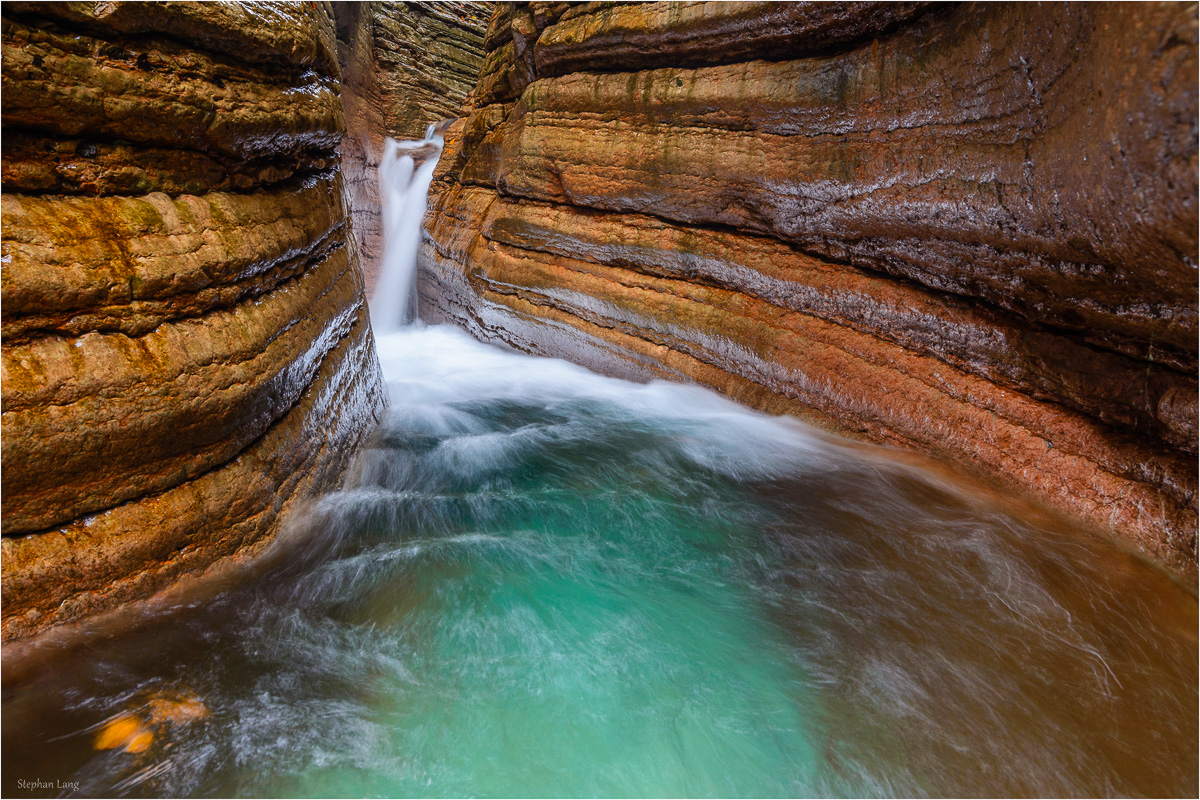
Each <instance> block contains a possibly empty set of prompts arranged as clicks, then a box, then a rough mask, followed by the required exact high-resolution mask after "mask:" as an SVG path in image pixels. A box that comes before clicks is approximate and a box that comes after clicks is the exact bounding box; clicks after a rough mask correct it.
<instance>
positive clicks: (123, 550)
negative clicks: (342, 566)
mask: <svg viewBox="0 0 1200 800" xmlns="http://www.w3.org/2000/svg"><path fill="white" fill-rule="evenodd" d="M0 43H2V46H3V85H2V88H3V126H4V129H3V133H4V161H3V187H4V196H3V200H2V213H3V244H2V247H3V258H2V272H0V275H2V278H0V289H2V292H3V317H2V319H0V325H2V331H3V337H4V338H3V342H4V343H3V350H2V354H0V370H2V372H0V375H2V380H3V390H2V391H3V476H4V477H3V483H4V485H3V492H4V505H3V534H4V539H3V547H4V551H3V603H4V617H3V635H4V638H5V639H6V640H9V639H12V638H14V637H21V636H26V635H29V634H31V633H34V632H37V631H40V630H43V629H45V628H48V627H51V626H55V625H59V624H62V623H66V622H69V621H72V620H76V619H80V618H83V617H85V616H88V615H91V614H95V613H97V612H101V611H105V610H110V609H113V608H116V607H118V606H119V605H121V604H124V603H126V602H129V601H133V600H139V599H142V598H146V597H148V596H150V595H151V594H153V593H154V592H156V591H158V590H160V589H162V588H164V587H166V586H168V585H169V584H171V583H172V582H174V581H175V580H177V579H179V578H182V577H184V576H188V575H196V574H197V573H200V572H202V571H204V570H205V569H207V568H209V567H211V566H213V565H214V564H216V563H217V562H220V561H222V560H223V559H228V558H231V557H238V556H245V555H247V554H250V553H253V552H255V551H256V550H257V549H258V548H260V547H262V546H263V545H264V544H265V543H266V542H267V541H269V540H270V538H271V537H272V535H273V534H274V533H275V532H276V531H277V530H278V529H279V526H280V524H281V522H282V521H283V519H284V518H285V516H286V512H287V511H288V509H289V508H291V507H293V506H295V505H296V504H297V503H299V502H302V501H303V500H304V499H305V498H307V497H311V496H313V495H314V494H317V493H320V492H323V491H327V490H329V489H332V488H334V487H335V486H336V485H337V484H338V482H339V481H340V479H341V474H342V472H343V470H344V468H345V466H346V464H347V460H348V459H349V457H350V455H351V454H352V453H353V451H354V449H355V447H356V445H357V443H358V442H359V440H360V439H361V438H362V436H363V435H364V434H365V433H366V432H367V431H368V430H369V429H370V428H371V427H372V425H373V422H374V420H375V419H376V417H377V415H378V413H379V410H380V408H381V407H382V404H383V402H384V390H383V386H382V380H381V376H380V372H379V366H378V362H377V359H376V356H375V352H374V346H373V343H372V340H371V334H370V328H369V326H368V323H367V316H366V308H365V303H364V297H363V278H362V271H361V268H360V266H359V262H358V254H357V251H356V249H355V247H354V245H353V242H352V240H351V238H350V235H349V225H348V220H347V209H346V206H345V201H344V199H343V195H344V190H343V187H342V182H341V177H340V174H339V172H338V156H337V147H338V144H339V142H340V140H341V139H342V136H343V134H344V131H345V128H346V124H345V117H344V114H343V111H342V105H341V101H340V99H339V97H338V80H339V76H338V66H337V59H336V49H335V41H334V29H333V20H332V12H331V10H330V8H329V7H328V6H327V5H325V4H319V5H317V4H308V3H305V4H245V5H243V4H216V3H197V4H192V3H172V2H168V3H155V4H143V3H119V2H117V3H102V4H95V3H6V4H5V5H4V9H3V36H2V42H0Z"/></svg>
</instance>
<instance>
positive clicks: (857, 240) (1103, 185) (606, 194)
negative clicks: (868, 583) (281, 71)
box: [418, 2, 1198, 581]
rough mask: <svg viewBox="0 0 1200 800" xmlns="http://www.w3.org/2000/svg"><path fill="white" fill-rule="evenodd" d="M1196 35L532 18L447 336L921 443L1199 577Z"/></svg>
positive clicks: (454, 234)
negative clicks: (685, 385) (460, 332)
mask: <svg viewBox="0 0 1200 800" xmlns="http://www.w3.org/2000/svg"><path fill="white" fill-rule="evenodd" d="M1196 20H1197V15H1196V6H1195V4H1162V5H1158V4H1155V5H1129V4H1053V5H1041V4H1018V3H997V4H990V3H989V4H974V3H965V4H954V5H933V4H926V3H853V4H852V3H828V4H817V3H787V4H783V3H753V2H750V3H736V4H733V3H729V4H727V3H705V2H696V3H679V2H671V3H646V4H612V3H586V4H582V5H567V4H564V3H536V2H535V3H518V4H512V5H506V6H504V7H501V8H500V9H499V10H498V12H497V13H496V15H495V16H494V17H493V19H492V21H491V24H490V27H489V29H488V31H487V35H486V39H485V47H486V48H487V50H488V55H487V58H486V61H485V64H484V67H483V70H482V72H481V74H480V77H479V83H478V85H477V87H476V89H475V94H474V96H473V98H471V100H470V102H469V103H468V105H467V109H466V115H465V118H464V119H463V120H461V121H460V122H458V123H456V124H455V126H454V127H453V128H452V130H451V131H450V133H449V134H448V137H447V149H446V152H445V154H444V155H443V158H442V163H441V164H440V165H439V171H438V174H437V176H436V180H435V188H434V189H433V193H434V195H435V196H434V199H433V200H432V207H431V210H430V214H429V216H428V217H427V219H426V227H427V236H426V241H425V242H424V244H423V246H422V250H421V255H420V257H419V262H418V267H419V274H418V284H419V290H420V293H421V315H422V317H423V318H425V319H427V320H434V321H437V320H449V321H453V322H456V323H458V324H460V325H463V326H464V327H466V328H467V329H468V330H470V331H471V332H472V333H473V334H474V335H476V336H477V337H479V338H481V339H486V340H490V341H497V342H503V343H506V344H507V345H509V346H512V347H514V348H517V349H520V350H524V351H528V352H533V353H539V354H545V355H550V356H559V357H564V358H568V359H571V360H574V361H577V362H579V363H582V364H585V365H587V366H589V367H592V368H594V369H596V370H599V371H601V372H605V373H609V374H616V375H621V376H624V377H630V378H635V379H648V378H667V379H672V380H683V381H694V382H697V383H701V384H704V385H707V386H710V387H713V388H714V389H717V390H718V391H720V392H722V393H724V394H726V395H728V396H730V397H732V398H735V399H737V400H740V401H742V402H745V403H747V404H749V405H752V406H756V407H758V408H761V409H763V410H765V411H769V412H772V413H787V414H793V415H796V416H798V417H800V418H802V419H805V420H807V421H809V422H811V423H813V424H816V425H818V426H822V427H825V428H827V429H831V430H835V431H839V432H842V433H849V434H851V435H855V436H857V437H860V438H862V439H865V440H868V441H871V442H877V443H882V444H887V445H897V446H901V447H905V448H913V449H916V450H918V451H922V452H924V453H927V454H930V455H932V456H934V457H935V458H937V459H939V460H941V461H943V462H945V463H949V464H951V465H953V466H954V468H955V469H958V470H961V471H964V472H966V473H969V474H971V475H973V476H974V477H975V478H978V479H981V480H983V481H985V482H987V483H989V484H991V485H993V486H995V487H997V488H999V489H1000V490H1002V491H1005V492H1011V493H1013V494H1016V495H1020V496H1026V497H1032V498H1036V499H1038V500H1039V501H1040V502H1042V503H1044V504H1047V505H1049V506H1050V507H1052V508H1055V509H1059V510H1062V511H1065V512H1067V513H1069V514H1070V515H1072V516H1073V517H1074V518H1075V519H1079V520H1083V521H1086V522H1087V523H1090V524H1092V525H1094V526H1095V527H1097V528H1100V529H1104V530H1107V531H1109V532H1111V533H1113V534H1115V535H1116V536H1117V537H1118V538H1120V539H1122V540H1124V541H1125V542H1126V543H1128V544H1129V545H1131V546H1133V547H1135V548H1137V549H1140V550H1141V551H1143V552H1144V553H1146V554H1147V555H1148V556H1150V557H1151V558H1153V559H1156V560H1157V561H1159V562H1160V563H1162V564H1165V565H1167V566H1168V567H1170V568H1171V569H1173V570H1175V571H1176V572H1177V573H1178V574H1182V575H1185V576H1188V577H1189V578H1190V579H1191V580H1193V581H1194V580H1195V576H1196V526H1197V514H1196V481H1197V457H1196V454H1197V440H1196V427H1197V382H1196V368H1197V263H1196V257H1197V206H1196V203H1197V189H1198V187H1197V167H1198V160H1197V145H1196V142H1197V124H1196V120H1197V22H1196Z"/></svg>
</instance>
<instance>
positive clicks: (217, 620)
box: [2, 326, 1198, 797]
mask: <svg viewBox="0 0 1200 800" xmlns="http://www.w3.org/2000/svg"><path fill="white" fill-rule="evenodd" d="M379 347H380V353H381V359H382V361H383V363H384V369H385V374H386V375H387V377H388V380H389V386H390V391H391V396H392V406H391V408H390V410H389V411H388V413H387V417H386V419H385V420H384V422H383V424H382V425H381V427H380V429H379V431H377V433H376V435H375V437H374V438H373V440H372V442H371V445H370V447H369V448H368V449H367V450H366V451H365V452H364V453H363V454H362V457H361V458H360V460H359V463H358V465H357V467H356V468H355V472H354V474H353V475H352V476H351V478H350V480H349V484H348V488H347V489H345V490H344V491H342V492H339V493H335V494H332V495H329V496H327V497H325V498H323V499H321V500H320V501H319V502H318V503H316V504H315V505H314V507H313V508H312V509H311V510H310V511H309V512H308V513H307V514H306V515H305V516H304V518H303V519H302V520H299V521H297V525H296V526H295V527H294V529H293V530H291V531H289V532H288V533H287V534H286V535H285V536H284V537H283V538H282V539H281V547H280V552H279V553H278V554H277V557H276V558H274V559H273V560H271V561H269V562H265V564H264V565H262V566H260V567H258V568H257V569H256V570H253V571H251V572H249V573H247V575H246V576H245V578H244V579H243V581H242V582H241V583H240V584H238V585H234V586H231V587H229V588H227V589H225V590H223V591H222V592H221V593H220V594H219V595H217V596H216V597H209V598H205V599H203V600H197V601H195V602H194V603H192V604H185V605H181V606H178V607H176V608H173V609H168V610H162V609H160V610H158V611H156V612H154V614H153V615H147V616H146V617H145V618H144V619H141V620H140V621H139V622H138V623H137V624H136V626H135V627H133V628H132V629H131V630H129V631H127V632H125V633H121V634H112V633H96V634H94V635H93V636H91V637H90V638H89V639H88V641H87V642H86V644H85V645H83V646H80V647H76V648H74V649H70V650H64V651H62V652H58V653H55V654H47V655H44V656H43V658H44V659H45V663H44V664H41V665H39V667H38V669H36V670H33V671H28V670H21V671H20V673H19V677H18V678H16V679H11V680H9V682H8V683H7V684H6V685H5V689H4V702H3V778H2V780H3V787H2V788H3V793H4V795H5V796H9V797H20V796H31V795H51V796H53V795H56V794H60V793H62V794H72V793H76V794H81V795H118V796H121V795H133V796H146V795H199V796H225V795H227V796H281V795H291V796H368V795H400V796H465V795H481V796H585V795H587V796H590V795H604V796H684V795H686V796H805V795H851V796H854V795H870V796H875V795H906V796H908V795H916V796H923V795H943V796H945V795H952V796H974V795H1001V796H1003V795H1051V796H1056V795H1065V796H1076V795H1190V796H1195V795H1196V794H1197V788H1198V787H1197V714H1196V709H1197V643H1196V629H1197V613H1196V600H1195V598H1194V597H1193V596H1192V595H1191V594H1189V593H1188V592H1187V591H1185V590H1184V589H1182V588H1180V587H1179V586H1177V585H1176V584H1174V583H1173V582H1172V581H1171V580H1170V579H1168V578H1167V577H1166V576H1165V575H1163V574H1162V573H1160V572H1158V571H1157V570H1155V569H1153V568H1151V567H1149V566H1148V565H1146V564H1145V563H1143V562H1142V561H1140V560H1139V559H1137V558H1135V557H1133V556H1131V555H1128V554H1125V553H1123V552H1121V551H1119V550H1118V549H1116V548H1115V547H1113V546H1112V545H1111V544H1109V543H1107V542H1105V541H1102V540H1099V539H1096V538H1092V537H1090V536H1088V535H1086V534H1084V533H1082V532H1079V531H1070V530H1065V529H1058V528H1054V529H1050V528H1048V527H1047V526H1046V525H1045V524H1044V523H1042V524H1034V523H1031V522H1028V521H1022V520H1020V519H1017V518H1015V517H1013V516H1011V515H1010V514H1008V513H1006V512H1003V511H1001V510H999V509H997V508H995V507H992V506H990V505H988V503H986V502H985V501H983V500H981V499H976V498H972V497H971V496H970V495H968V494H966V493H964V492H963V491H961V490H959V489H956V488H954V487H952V486H949V485H947V484H945V483H943V482H940V481H938V480H935V479H933V478H931V477H929V476H927V475H924V474H923V473H921V472H920V471H918V470H915V469H913V468H911V467H909V466H905V465H903V464H901V463H899V462H896V461H892V460H889V459H888V458H887V456H886V454H879V455H872V454H871V453H870V452H869V451H866V450H864V449H863V448H860V447H851V446H846V445H842V444H839V443H837V442H836V441H834V440H831V439H829V438H827V437H819V436H817V435H815V434H814V433H813V432H811V431H810V430H808V429H806V428H805V427H803V426H801V425H799V424H797V423H795V422H789V421H785V420H780V419H774V418H770V417H765V416H762V415H759V414H755V413H753V412H749V411H747V410H745V409H741V408H739V407H737V406H735V405H733V404H731V403H729V402H727V401H725V400H723V399H721V398H719V397H717V396H716V395H714V394H712V393H710V392H707V391H704V390H701V389H697V388H692V387H686V386H680V385H673V384H661V383H654V384H649V385H636V384H631V383H627V382H622V381H617V380H612V379H607V378H602V377H599V376H596V375H594V374H591V373H589V372H587V371H585V370H583V369H581V368H578V367H574V366H571V365H569V364H566V363H564V362H559V361H550V360H547V359H536V358H531V357H527V356H522V355H517V354H512V353H506V352H502V351H500V350H498V349H495V348H492V347H489V346H487V345H482V344H479V343H477V342H474V341H473V340H470V339H469V338H468V337H466V336H465V334H462V333H461V332H459V331H457V330H455V329H453V328H448V327H420V326H418V327H416V328H410V329H406V330H402V331H401V332H399V333H396V334H394V335H390V336H386V337H382V338H380V340H379ZM172 697H174V698H191V700H188V702H193V701H194V702H197V703H199V704H202V707H203V708H204V709H205V710H206V713H205V714H197V715H191V716H186V715H177V717H178V718H169V717H168V718H163V717H162V716H161V715H159V716H157V717H156V716H155V713H154V711H153V708H154V703H155V702H159V701H160V700H161V698H172ZM155 698H158V699H159V700H156V699H155ZM189 707H190V706H189ZM122 715H129V717H132V718H134V719H138V720H142V721H143V722H144V726H145V730H146V731H147V732H148V733H150V734H151V736H152V742H150V743H149V744H148V746H147V747H145V749H142V750H141V751H140V752H127V751H126V749H124V748H121V747H116V748H113V749H103V750H98V749H96V748H95V745H96V743H97V741H98V736H99V735H100V734H101V733H102V732H103V731H105V730H106V727H105V725H106V723H109V724H111V723H112V721H113V720H118V719H124V718H128V717H123V716H122ZM35 779H37V780H41V781H43V782H62V783H63V784H64V785H65V786H66V787H67V788H66V789H64V790H59V789H57V788H54V789H43V790H38V791H32V792H31V791H28V790H26V789H22V788H19V787H18V783H17V782H18V780H25V781H31V780H35ZM76 783H77V784H78V791H77V792H72V791H71V786H73V785H74V784H76ZM56 785H57V784H56Z"/></svg>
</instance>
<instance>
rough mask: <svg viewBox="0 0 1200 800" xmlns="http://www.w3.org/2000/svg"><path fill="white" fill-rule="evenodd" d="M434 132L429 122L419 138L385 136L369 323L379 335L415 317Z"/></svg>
mask: <svg viewBox="0 0 1200 800" xmlns="http://www.w3.org/2000/svg"><path fill="white" fill-rule="evenodd" d="M435 130H436V126H434V125H430V126H429V128H428V129H426V131H425V138H424V139H422V140H420V141H403V142H401V141H397V140H395V139H388V140H387V144H386V145H385V147H384V151H383V160H382V161H381V162H380V163H379V196H380V200H381V201H382V203H383V264H382V268H381V270H380V273H379V281H378V283H377V284H376V285H375V292H374V294H372V296H371V303H370V306H371V325H372V327H373V328H374V330H375V332H376V333H377V334H386V333H391V332H393V331H396V330H398V329H399V328H401V327H402V326H404V325H405V324H407V323H409V322H411V321H412V320H413V319H414V318H415V317H416V305H417V302H416V301H417V297H416V291H415V289H416V270H417V249H418V248H419V247H420V246H421V222H422V221H423V220H424V219H425V206H426V202H427V195H428V192H429V184H430V182H431V181H432V180H433V170H434V167H436V166H437V162H438V158H439V157H440V156H441V153H442V144H443V141H442V137H441V136H438V135H437V134H436V133H435Z"/></svg>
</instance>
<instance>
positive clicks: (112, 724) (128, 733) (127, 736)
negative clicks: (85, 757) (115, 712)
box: [93, 714, 154, 753]
mask: <svg viewBox="0 0 1200 800" xmlns="http://www.w3.org/2000/svg"><path fill="white" fill-rule="evenodd" d="M143 736H145V737H149V739H151V740H152V739H153V738H154V737H153V736H151V735H150V734H149V733H148V732H147V731H145V730H143V729H142V723H141V721H140V720H138V718H137V717H134V716H132V715H130V714H122V715H121V716H119V717H116V718H115V719H111V720H109V721H108V723H106V724H105V726H104V727H103V728H101V729H100V732H99V733H98V734H96V739H95V741H94V742H93V746H94V747H95V748H96V749H97V750H112V749H114V748H117V747H122V746H123V747H124V748H125V749H126V750H129V752H131V753H140V752H142V750H145V749H146V748H147V747H149V746H150V742H149V741H147V742H145V744H144V745H142V749H141V750H131V749H130V747H129V742H130V741H132V740H134V739H140V737H143Z"/></svg>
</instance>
